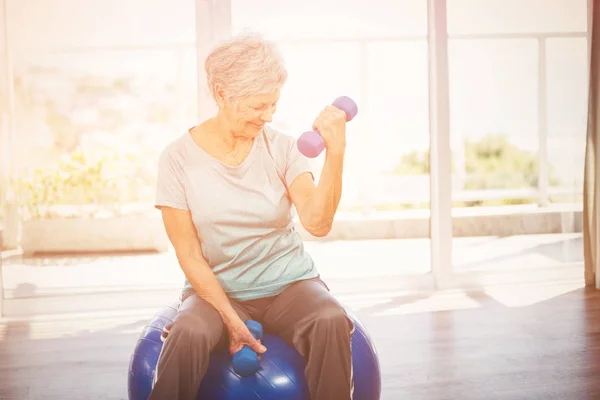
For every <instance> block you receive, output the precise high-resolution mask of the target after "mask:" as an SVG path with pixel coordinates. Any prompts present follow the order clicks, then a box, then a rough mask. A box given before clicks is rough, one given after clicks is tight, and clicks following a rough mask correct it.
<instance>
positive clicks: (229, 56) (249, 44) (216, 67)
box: [204, 33, 288, 101]
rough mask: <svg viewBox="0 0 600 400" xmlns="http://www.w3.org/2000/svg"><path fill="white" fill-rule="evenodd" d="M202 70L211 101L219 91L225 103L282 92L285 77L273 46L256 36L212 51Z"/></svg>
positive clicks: (244, 36)
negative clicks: (220, 90)
mask: <svg viewBox="0 0 600 400" xmlns="http://www.w3.org/2000/svg"><path fill="white" fill-rule="evenodd" d="M204 68H205V70H206V75H207V81H208V88H209V89H210V91H211V93H212V95H213V97H216V91H217V88H218V87H221V88H222V90H223V93H224V96H225V100H227V101H229V100H233V99H239V98H241V97H244V96H246V95H249V94H266V93H270V92H272V91H274V90H276V89H281V87H282V86H283V85H284V84H285V82H286V80H287V76H288V74H287V70H286V68H285V65H284V62H283V58H282V56H281V54H280V53H279V51H278V50H277V49H276V47H275V45H274V44H273V43H272V42H269V41H267V40H264V39H263V38H262V37H261V36H260V35H258V34H248V33H246V34H242V35H239V36H235V37H233V38H231V39H229V40H227V41H225V42H223V43H221V44H219V45H218V46H217V47H215V48H214V49H213V50H212V51H211V53H210V54H209V55H208V57H207V58H206V61H205V63H204Z"/></svg>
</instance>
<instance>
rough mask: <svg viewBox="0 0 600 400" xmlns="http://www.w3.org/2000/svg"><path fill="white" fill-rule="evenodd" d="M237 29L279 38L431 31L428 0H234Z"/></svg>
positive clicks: (347, 36) (233, 13) (357, 35)
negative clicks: (428, 25) (428, 29)
mask: <svg viewBox="0 0 600 400" xmlns="http://www.w3.org/2000/svg"><path fill="white" fill-rule="evenodd" d="M231 4H232V21H233V26H234V30H235V31H236V32H239V31H242V30H246V29H250V30H256V31H259V32H261V33H263V34H265V35H266V36H269V37H272V38H275V39H277V40H289V39H309V38H312V39H323V38H329V39H333V38H358V37H361V38H363V37H389V36H392V37H393V36H398V35H425V34H426V33H427V1H426V0H373V1H364V0H347V1H344V2H343V3H340V2H338V1H337V0H305V1H294V2H292V1H281V0H253V1H247V0H232V1H231Z"/></svg>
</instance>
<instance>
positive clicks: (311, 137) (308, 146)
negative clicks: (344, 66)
mask: <svg viewBox="0 0 600 400" xmlns="http://www.w3.org/2000/svg"><path fill="white" fill-rule="evenodd" d="M332 105H333V106H334V107H337V108H339V109H340V110H342V111H344V112H345V113H346V121H352V119H354V117H356V114H358V106H357V105H356V103H355V102H354V100H352V99H351V98H350V97H348V96H341V97H338V98H337V99H335V101H334V102H333V103H332ZM296 145H297V146H298V150H299V151H300V153H302V154H304V155H305V156H306V157H308V158H315V157H318V156H319V154H321V152H322V151H323V150H324V149H325V143H324V142H323V138H322V137H321V135H319V132H317V131H307V132H304V133H303V134H302V135H300V137H299V138H298V141H297V143H296Z"/></svg>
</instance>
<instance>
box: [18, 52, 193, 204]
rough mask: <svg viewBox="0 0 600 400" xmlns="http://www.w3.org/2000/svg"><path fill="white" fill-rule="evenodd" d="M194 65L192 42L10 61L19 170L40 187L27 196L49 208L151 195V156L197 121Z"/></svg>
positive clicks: (145, 199) (153, 167)
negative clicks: (175, 47)
mask: <svg viewBox="0 0 600 400" xmlns="http://www.w3.org/2000/svg"><path fill="white" fill-rule="evenodd" d="M194 64H195V56H194V51H193V48H192V49H188V50H187V51H185V50H162V51H160V50H156V51H127V52H124V51H108V52H100V53H93V52H92V53H66V54H54V55H42V56H40V55H32V56H31V57H29V58H22V59H19V60H16V63H15V78H14V82H15V94H16V111H17V120H16V125H17V127H16V128H17V132H18V136H17V141H16V143H17V149H16V150H17V157H16V160H17V163H18V164H17V165H16V168H18V169H19V170H20V172H21V173H22V175H23V179H24V183H27V182H30V181H31V182H34V183H37V184H40V185H42V186H45V187H44V188H43V193H42V192H39V193H38V191H36V192H35V193H29V194H31V195H36V196H38V197H39V196H42V197H44V198H43V199H38V201H41V202H42V203H46V204H48V203H53V204H56V205H59V204H63V205H64V204H70V205H73V204H81V203H82V202H83V203H90V204H93V203H95V204H96V205H103V206H106V205H109V204H110V205H113V204H114V203H128V202H152V199H153V195H154V187H155V172H156V171H155V170H156V161H157V156H158V153H159V152H160V150H161V149H162V148H163V147H164V146H165V145H166V144H167V143H168V142H169V141H171V140H173V139H174V138H175V137H176V136H178V135H181V134H182V133H183V132H184V129H185V128H186V127H188V126H191V125H192V124H193V123H195V117H196V95H195V88H196V85H195V79H196V74H195V68H194V67H193V65H194ZM35 169H38V170H39V173H38V175H36V174H35V173H33V170H35ZM42 171H44V177H42V176H40V175H39V174H41V173H42ZM53 171H54V172H56V174H52V172H53ZM46 175H48V176H46ZM68 175H70V176H71V177H70V178H68ZM80 175H81V176H80ZM61 177H63V178H64V179H62V178H61ZM77 177H79V178H81V179H80V180H77V179H78V178H77ZM67 178H68V179H67ZM36 179H37V180H40V181H39V182H37V181H36ZM41 179H43V181H41ZM52 179H54V180H52ZM42 182H43V183H42ZM84 184H85V185H88V186H82V185H84ZM50 188H54V190H55V191H56V193H55V192H51V191H49V190H50ZM39 189H40V190H42V188H39ZM23 198H27V196H24V197H23Z"/></svg>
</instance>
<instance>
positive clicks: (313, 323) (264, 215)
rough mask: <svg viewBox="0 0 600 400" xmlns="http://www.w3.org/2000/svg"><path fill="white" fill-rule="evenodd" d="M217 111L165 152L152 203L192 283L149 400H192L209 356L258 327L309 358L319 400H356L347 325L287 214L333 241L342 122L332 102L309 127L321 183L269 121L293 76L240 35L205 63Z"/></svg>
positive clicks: (263, 44) (259, 44)
mask: <svg viewBox="0 0 600 400" xmlns="http://www.w3.org/2000/svg"><path fill="white" fill-rule="evenodd" d="M205 68H206V72H207V79H208V87H209V88H210V90H211V93H212V95H213V97H214V100H215V101H216V103H217V105H218V112H217V113H216V115H215V116H213V117H212V118H209V119H207V120H206V121H203V122H202V123H200V124H199V125H197V126H195V127H193V128H191V129H190V130H189V131H187V132H185V133H183V134H182V135H181V136H180V137H178V138H176V139H175V140H174V141H173V142H171V143H170V144H169V145H168V146H167V147H166V148H165V149H164V151H163V152H162V154H161V157H160V161H159V173H158V183H157V197H156V207H157V208H158V209H160V210H161V212H162V218H163V221H164V226H165V229H166V232H167V234H168V237H169V239H170V241H171V243H172V245H173V247H174V249H175V252H176V255H177V259H178V261H179V264H180V266H181V269H182V270H183V272H184V274H185V276H186V281H185V286H184V288H183V291H182V295H181V302H180V307H179V310H178V314H177V317H176V319H175V320H174V322H173V323H172V324H171V326H169V327H167V328H166V331H165V333H164V345H163V349H162V352H161V355H160V358H159V361H158V366H157V371H156V376H155V382H154V386H153V390H152V393H151V395H150V399H170V400H173V399H195V397H196V394H197V391H198V388H199V385H200V382H201V380H202V378H203V376H204V374H205V372H206V370H207V368H208V363H209V357H210V354H211V352H212V351H213V350H214V349H215V348H216V347H217V346H219V345H226V343H228V345H229V351H230V353H231V354H234V353H235V352H237V351H238V350H240V349H241V348H242V347H243V346H244V345H248V346H249V347H250V348H252V349H253V350H255V351H256V352H257V353H259V354H261V353H263V352H265V351H269V350H268V349H266V348H265V347H264V346H263V345H262V344H261V343H260V342H259V341H257V340H255V339H254V338H253V336H252V335H251V333H250V332H249V330H248V329H247V327H246V325H245V323H244V321H246V320H248V319H254V320H257V321H259V322H261V323H262V324H263V326H264V328H265V330H266V331H269V332H271V333H274V334H276V335H278V336H280V337H281V338H283V339H284V340H285V341H286V342H287V343H289V344H290V345H292V346H294V347H295V348H296V349H297V351H298V352H299V353H300V354H302V356H303V357H304V358H305V360H306V363H307V364H306V370H305V374H306V378H307V382H308V385H309V390H310V394H311V398H312V399H313V400H334V399H335V400H350V399H351V396H352V395H351V393H352V390H353V379H352V357H351V346H350V339H351V334H352V331H353V328H354V327H353V325H352V322H351V320H350V319H349V318H348V317H347V315H346V313H345V311H344V309H343V308H342V306H341V305H340V303H338V301H336V299H335V298H334V297H333V296H332V295H331V293H330V292H329V290H328V288H327V286H326V284H325V283H324V282H323V281H322V280H321V279H320V277H319V273H318V271H317V268H316V267H315V263H314V262H313V259H312V258H311V256H310V255H309V254H308V253H307V252H306V251H305V249H304V247H303V243H302V241H301V238H300V236H299V234H298V232H297V231H296V230H295V228H294V222H293V220H292V219H293V212H292V206H294V207H295V209H296V211H297V213H298V216H299V219H300V222H301V224H302V226H303V227H304V228H305V229H306V230H307V231H308V232H310V233H311V234H312V235H314V236H324V235H327V234H328V232H329V231H330V229H331V225H332V222H333V219H334V215H335V213H336V209H337V207H338V203H339V201H340V196H341V192H342V169H343V162H344V153H345V148H346V138H345V129H346V128H345V127H346V115H345V113H344V112H343V111H341V110H339V109H337V108H335V107H333V106H327V107H325V108H324V109H323V111H322V112H321V113H320V114H319V115H318V116H317V117H316V119H315V120H314V123H313V129H316V130H318V131H319V133H320V134H321V136H322V137H323V141H324V143H325V151H326V155H325V161H324V166H323V170H322V174H321V177H320V179H319V183H318V185H315V183H314V178H313V175H312V174H311V172H310V168H309V163H308V159H307V158H306V157H305V156H303V155H302V154H301V153H300V152H299V151H298V149H297V146H296V141H295V139H294V138H293V137H291V136H287V135H284V134H282V133H280V132H278V131H276V130H274V129H273V128H271V127H269V126H268V125H267V124H268V123H269V122H271V120H272V117H273V114H274V113H275V110H276V107H277V102H278V100H279V96H280V90H281V89H282V86H283V85H284V83H285V82H286V79H287V72H286V69H285V67H284V64H283V62H282V59H281V57H280V55H279V53H278V52H277V51H276V49H275V48H274V47H273V45H272V44H271V43H270V42H267V41H265V40H263V39H262V38H261V37H259V36H256V35H244V36H240V37H236V38H234V39H231V40H229V41H227V42H225V43H223V44H221V45H220V46H218V47H216V48H215V49H214V50H213V51H212V52H211V54H210V55H209V56H208V57H207V59H206V62H205Z"/></svg>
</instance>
